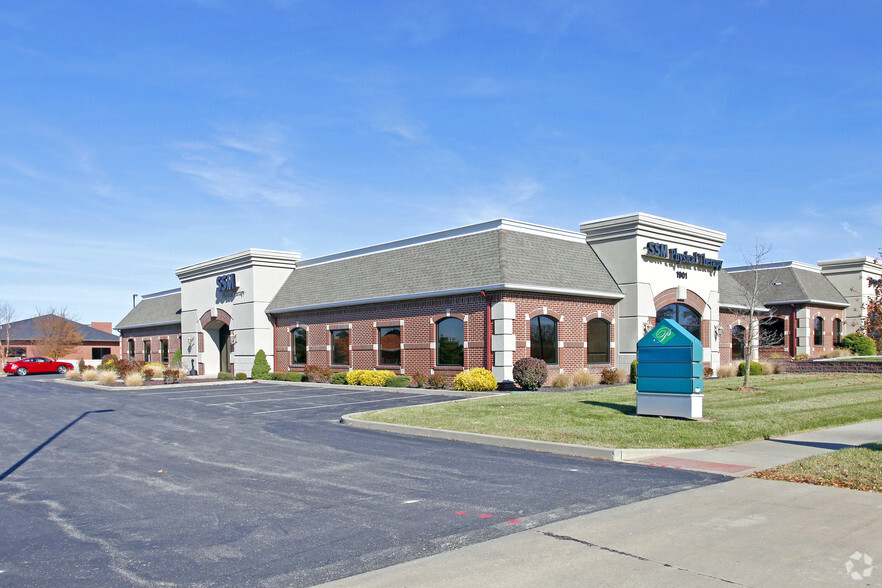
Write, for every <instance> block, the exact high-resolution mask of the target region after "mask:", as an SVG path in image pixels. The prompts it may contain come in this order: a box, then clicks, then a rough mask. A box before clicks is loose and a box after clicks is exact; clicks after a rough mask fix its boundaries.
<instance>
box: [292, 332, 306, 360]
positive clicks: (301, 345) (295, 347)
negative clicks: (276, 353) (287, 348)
mask: <svg viewBox="0 0 882 588" xmlns="http://www.w3.org/2000/svg"><path fill="white" fill-rule="evenodd" d="M291 363H306V329H300V328H297V329H294V330H293V331H291Z"/></svg>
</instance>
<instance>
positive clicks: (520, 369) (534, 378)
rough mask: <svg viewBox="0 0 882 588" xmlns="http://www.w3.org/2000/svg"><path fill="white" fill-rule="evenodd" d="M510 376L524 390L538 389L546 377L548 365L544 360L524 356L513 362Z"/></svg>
mask: <svg viewBox="0 0 882 588" xmlns="http://www.w3.org/2000/svg"><path fill="white" fill-rule="evenodd" d="M512 377H513V378H514V381H515V383H516V384H517V385H518V386H520V387H521V388H523V389H524V390H538V389H539V388H541V387H542V384H544V383H545V380H547V379H548V366H546V365H545V361H544V360H541V359H536V358H535V357H524V358H523V359H519V360H517V361H516V362H515V364H514V369H513V370H512Z"/></svg>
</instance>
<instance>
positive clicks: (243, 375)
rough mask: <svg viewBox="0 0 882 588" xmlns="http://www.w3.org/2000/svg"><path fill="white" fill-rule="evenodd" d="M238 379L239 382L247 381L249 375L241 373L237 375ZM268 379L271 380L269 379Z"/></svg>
mask: <svg viewBox="0 0 882 588" xmlns="http://www.w3.org/2000/svg"><path fill="white" fill-rule="evenodd" d="M236 379H237V380H247V379H248V374H246V373H245V372H239V373H238V374H236ZM267 379H269V378H267Z"/></svg>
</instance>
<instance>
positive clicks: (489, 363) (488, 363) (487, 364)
mask: <svg viewBox="0 0 882 588" xmlns="http://www.w3.org/2000/svg"><path fill="white" fill-rule="evenodd" d="M481 296H483V297H484V299H485V300H486V301H487V312H486V316H485V317H484V324H485V325H486V327H487V328H486V335H485V337H484V364H485V367H486V368H487V371H488V372H492V371H493V362H492V361H491V355H490V354H491V351H490V342H491V341H492V337H491V332H490V329H491V322H490V296H488V295H487V293H486V292H484V291H483V290H481Z"/></svg>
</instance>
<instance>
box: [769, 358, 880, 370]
mask: <svg viewBox="0 0 882 588" xmlns="http://www.w3.org/2000/svg"><path fill="white" fill-rule="evenodd" d="M777 361H778V362H779V363H780V365H781V368H782V371H784V372H787V373H788V374H810V373H860V374H882V361H811V360H802V361H794V360H792V359H789V358H788V359H782V360H777Z"/></svg>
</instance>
